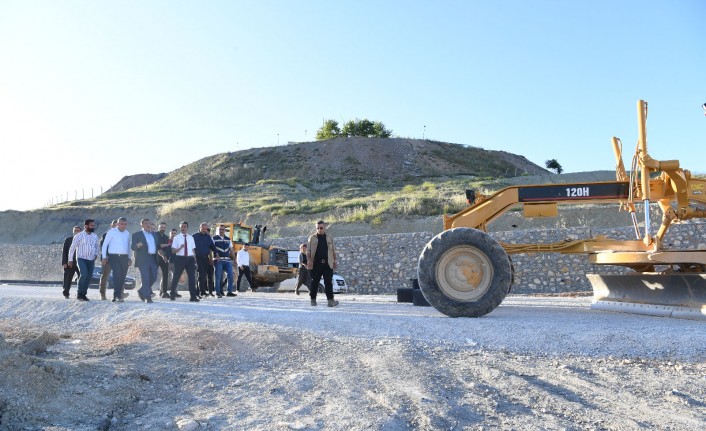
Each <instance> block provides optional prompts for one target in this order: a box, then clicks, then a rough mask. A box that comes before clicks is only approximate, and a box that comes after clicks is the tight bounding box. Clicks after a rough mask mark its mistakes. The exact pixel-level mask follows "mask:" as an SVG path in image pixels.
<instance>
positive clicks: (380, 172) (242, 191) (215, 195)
mask: <svg viewBox="0 0 706 431" xmlns="http://www.w3.org/2000/svg"><path fill="white" fill-rule="evenodd" d="M516 173H517V175H520V176H518V177H514V176H515V174H516ZM529 173H538V174H539V175H538V176H529V175H527V174H529ZM569 175H571V174H569ZM596 175H598V177H600V178H602V179H604V180H605V179H612V174H611V173H609V172H608V173H599V174H596ZM591 177H592V178H594V177H595V176H593V175H592V176H591ZM595 179H598V178H597V177H596V178H595ZM523 181H530V182H533V183H546V182H566V181H572V180H571V177H570V176H567V175H566V174H565V175H550V174H549V173H548V172H547V171H546V170H544V169H542V168H541V167H539V166H537V165H535V164H533V163H531V162H530V161H528V160H527V159H526V158H524V157H522V156H519V155H515V154H511V153H507V152H504V151H488V150H483V149H481V148H474V147H464V146H462V145H457V144H448V143H443V142H433V141H423V140H414V139H392V138H390V139H365V138H342V139H335V140H329V141H323V142H305V143H299V144H289V145H285V146H281V147H276V148H254V149H249V150H244V151H238V152H232V153H222V154H217V155H214V156H211V157H207V158H204V159H201V160H198V161H196V162H193V163H191V164H188V165H186V166H184V167H182V168H179V169H176V170H174V171H172V172H169V173H167V174H143V175H140V176H129V177H126V178H124V179H123V180H122V181H121V182H120V183H118V184H116V185H115V186H114V187H113V188H112V189H111V190H109V191H108V192H106V193H104V194H102V195H100V196H97V197H95V198H92V199H85V200H78V201H71V202H65V203H61V204H58V205H54V206H52V207H49V208H44V209H41V210H35V211H27V212H19V211H5V212H0V243H23V244H50V243H55V242H60V241H62V240H63V238H64V236H65V235H67V234H68V232H69V231H70V227H71V226H73V225H74V224H80V223H81V221H82V220H83V219H85V218H87V217H91V218H94V219H96V222H97V228H96V229H97V231H98V232H102V231H104V230H105V229H106V228H107V226H108V224H109V222H110V220H112V219H115V218H117V217H119V216H126V217H128V219H129V221H130V224H129V226H128V229H129V230H130V231H135V230H137V229H139V220H140V219H141V218H143V217H147V218H150V219H151V220H164V221H166V222H167V223H168V225H169V226H170V227H172V226H175V225H176V224H178V223H179V222H180V221H181V220H187V221H189V222H190V223H191V224H192V225H194V224H196V223H198V222H201V221H206V222H209V223H213V222H217V221H242V222H243V223H246V224H251V225H254V224H264V225H267V226H268V230H267V235H268V237H270V238H273V237H289V236H299V235H305V234H307V233H309V232H310V231H311V226H312V225H313V223H314V222H315V221H316V220H318V219H325V220H326V221H327V222H329V223H331V224H332V226H331V231H332V233H333V234H335V235H339V236H341V235H344V236H351V235H368V234H381V233H399V232H419V231H430V232H439V231H440V230H441V227H442V226H441V217H440V215H441V214H444V213H447V214H450V213H455V212H457V211H459V210H461V209H462V208H464V207H465V206H466V202H465V196H464V193H463V191H464V189H466V188H475V189H480V190H484V191H491V190H497V189H500V188H502V187H505V186H507V185H509V184H512V183H517V182H523ZM512 216H513V215H511V216H510V217H512ZM571 220H572V218H571V217H569V218H568V219H567V220H564V221H562V225H565V226H569V225H571ZM496 223H498V226H504V225H503V222H502V220H499V221H498V222H496ZM505 225H507V226H516V225H517V223H516V222H515V221H512V222H507V223H505ZM532 226H537V225H532Z"/></svg>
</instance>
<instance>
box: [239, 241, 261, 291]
mask: <svg viewBox="0 0 706 431" xmlns="http://www.w3.org/2000/svg"><path fill="white" fill-rule="evenodd" d="M249 249H250V244H248V243H247V242H246V243H245V244H243V248H241V249H240V250H239V251H238V254H237V255H236V256H235V258H236V260H237V263H238V282H237V283H236V285H235V290H237V291H240V280H241V279H242V278H243V275H245V278H246V279H247V280H248V284H250V289H251V290H252V291H253V292H255V291H256V290H257V286H255V285H254V284H253V282H252V276H251V275H250V253H248V250H249Z"/></svg>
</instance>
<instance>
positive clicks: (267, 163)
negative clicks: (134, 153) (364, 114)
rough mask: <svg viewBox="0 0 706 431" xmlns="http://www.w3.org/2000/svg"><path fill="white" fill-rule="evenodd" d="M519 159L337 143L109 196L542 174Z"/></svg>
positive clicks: (227, 157) (232, 162)
mask: <svg viewBox="0 0 706 431" xmlns="http://www.w3.org/2000/svg"><path fill="white" fill-rule="evenodd" d="M542 173H548V171H547V170H546V169H544V168H541V167H540V166H538V165H536V164H534V163H532V162H530V161H529V160H527V159H526V158H524V157H523V156H519V155H516V154H512V153H508V152H505V151H490V150H484V149H482V148H476V147H467V146H463V145H459V144H449V143H445V142H436V141H428V140H420V139H401V138H387V139H383V138H361V137H350V138H336V139H330V140H326V141H316V142H302V143H290V144H288V145H284V146H280V147H266V148H252V149H248V150H243V151H237V152H231V153H222V154H216V155H214V156H211V157H207V158H204V159H201V160H198V161H196V162H193V163H190V164H188V165H186V166H184V167H182V168H179V169H177V170H175V171H173V172H170V173H169V174H166V175H164V174H160V175H155V176H152V177H151V178H150V177H148V176H147V175H144V174H143V175H140V176H139V178H137V179H136V178H135V177H138V176H128V177H125V178H123V179H122V180H121V181H120V182H118V183H117V184H116V185H115V186H113V188H111V189H110V190H109V192H111V191H123V190H129V189H131V188H133V187H136V186H144V185H146V184H148V185H149V184H151V185H153V186H154V187H155V188H159V189H177V190H179V189H201V188H224V187H236V186H240V185H243V184H248V183H256V182H260V181H263V180H265V181H266V180H284V179H287V180H297V181H305V182H306V181H308V182H339V181H341V180H344V179H345V180H354V181H355V180H359V181H373V182H376V183H382V184H389V183H400V182H404V183H408V182H415V180H417V179H419V178H435V177H443V176H456V175H469V176H475V177H479V178H498V177H512V176H518V175H522V174H531V175H535V174H542Z"/></svg>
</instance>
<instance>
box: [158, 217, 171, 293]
mask: <svg viewBox="0 0 706 431" xmlns="http://www.w3.org/2000/svg"><path fill="white" fill-rule="evenodd" d="M157 238H158V239H159V241H158V242H159V246H158V250H157V255H158V257H157V264H158V265H159V269H160V270H161V271H162V284H161V286H160V289H159V296H160V298H169V256H171V254H172V242H171V241H170V240H169V234H168V233H167V224H166V223H165V222H161V223H159V231H157Z"/></svg>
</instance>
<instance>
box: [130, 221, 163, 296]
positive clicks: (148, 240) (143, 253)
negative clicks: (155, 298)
mask: <svg viewBox="0 0 706 431" xmlns="http://www.w3.org/2000/svg"><path fill="white" fill-rule="evenodd" d="M140 224H141V225H142V230H139V231H137V232H135V233H134V234H132V241H131V242H132V247H130V248H131V249H132V251H133V252H134V257H135V267H136V268H138V269H139V270H140V277H141V278H142V284H141V285H140V289H139V290H138V291H137V294H138V296H139V297H140V299H141V300H143V301H144V302H152V285H153V284H154V282H155V281H157V269H158V266H157V257H158V256H157V250H158V245H159V237H158V236H157V234H156V233H155V232H152V223H150V221H149V219H146V218H145V219H142V220H141V221H140Z"/></svg>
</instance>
